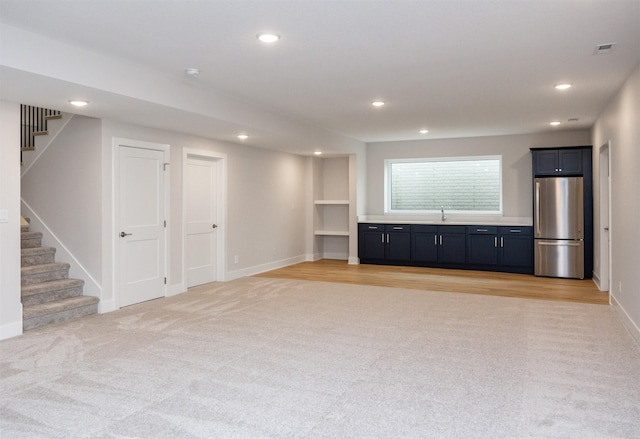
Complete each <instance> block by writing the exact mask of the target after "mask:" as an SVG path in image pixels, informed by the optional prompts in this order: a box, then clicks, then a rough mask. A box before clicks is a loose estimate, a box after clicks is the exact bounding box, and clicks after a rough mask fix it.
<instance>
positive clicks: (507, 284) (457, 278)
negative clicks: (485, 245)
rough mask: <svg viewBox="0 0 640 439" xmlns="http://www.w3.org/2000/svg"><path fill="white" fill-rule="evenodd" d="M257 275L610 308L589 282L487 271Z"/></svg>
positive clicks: (308, 268) (305, 266)
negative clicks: (598, 305) (557, 301)
mask: <svg viewBox="0 0 640 439" xmlns="http://www.w3.org/2000/svg"><path fill="white" fill-rule="evenodd" d="M258 276H260V277H270V278H282V279H300V280H311V281H319V282H337V283H347V284H360V285H376V286H385V287H394V288H409V289H417V290H430V291H451V292H458V293H472V294H487V295H493V296H508V297H522V298H529V299H541V300H559V301H567V302H580V303H592V304H603V305H604V304H608V303H609V294H608V293H607V292H603V291H599V290H598V288H597V287H596V285H595V283H594V282H593V281H592V280H591V279H585V280H576V279H556V278H546V277H536V276H531V275H526V274H512V273H495V272H489V271H473V270H449V269H440V268H423V267H395V266H386V265H369V264H360V265H348V264H347V262H346V261H336V260H329V259H322V260H319V261H315V262H302V263H300V264H295V265H291V266H288V267H285V268H281V269H278V270H273V271H268V272H265V273H261V274H259V275H258Z"/></svg>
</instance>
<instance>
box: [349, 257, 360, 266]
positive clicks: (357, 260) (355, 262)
mask: <svg viewBox="0 0 640 439" xmlns="http://www.w3.org/2000/svg"><path fill="white" fill-rule="evenodd" d="M348 264H349V265H360V258H358V257H356V256H350V257H349V262H348Z"/></svg>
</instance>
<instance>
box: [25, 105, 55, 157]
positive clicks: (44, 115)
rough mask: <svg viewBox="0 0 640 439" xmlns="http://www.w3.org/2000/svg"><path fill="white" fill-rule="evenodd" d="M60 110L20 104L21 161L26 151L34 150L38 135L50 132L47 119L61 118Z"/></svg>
mask: <svg viewBox="0 0 640 439" xmlns="http://www.w3.org/2000/svg"><path fill="white" fill-rule="evenodd" d="M61 117H62V114H61V113H60V111H58V110H50V109H48V108H40V107H33V106H31V105H24V104H21V105H20V162H22V153H23V152H24V151H33V150H34V149H35V147H36V140H35V137H36V136H41V135H44V134H48V130H47V121H49V120H51V119H60V118H61Z"/></svg>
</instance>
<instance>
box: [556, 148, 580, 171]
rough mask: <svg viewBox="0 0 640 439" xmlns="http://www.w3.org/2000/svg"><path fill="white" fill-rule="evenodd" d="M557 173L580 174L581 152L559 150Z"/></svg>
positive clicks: (577, 150)
mask: <svg viewBox="0 0 640 439" xmlns="http://www.w3.org/2000/svg"><path fill="white" fill-rule="evenodd" d="M558 172H559V173H560V174H582V150H580V149H566V150H563V149H559V150H558Z"/></svg>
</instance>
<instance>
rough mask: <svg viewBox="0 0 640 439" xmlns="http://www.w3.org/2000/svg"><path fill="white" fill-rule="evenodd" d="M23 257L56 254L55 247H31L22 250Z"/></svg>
mask: <svg viewBox="0 0 640 439" xmlns="http://www.w3.org/2000/svg"><path fill="white" fill-rule="evenodd" d="M21 251H22V256H33V255H44V254H47V253H55V252H56V249H55V247H31V248H23V249H21Z"/></svg>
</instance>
